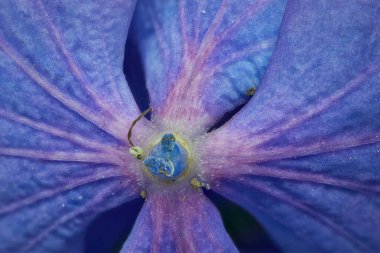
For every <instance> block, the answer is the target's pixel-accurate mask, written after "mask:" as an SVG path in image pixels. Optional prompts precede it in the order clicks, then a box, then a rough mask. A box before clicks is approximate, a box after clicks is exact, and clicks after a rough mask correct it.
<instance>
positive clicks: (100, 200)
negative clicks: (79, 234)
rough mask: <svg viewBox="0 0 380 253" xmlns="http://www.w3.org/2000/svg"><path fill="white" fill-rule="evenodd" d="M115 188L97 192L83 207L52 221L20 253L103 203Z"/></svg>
mask: <svg viewBox="0 0 380 253" xmlns="http://www.w3.org/2000/svg"><path fill="white" fill-rule="evenodd" d="M114 189H115V186H110V187H108V188H106V189H104V190H103V191H101V192H99V193H97V194H96V195H95V197H94V198H93V199H92V200H91V201H90V202H88V203H87V204H86V205H83V206H82V207H80V208H77V209H75V210H74V211H72V212H69V213H67V214H65V215H63V216H62V217H61V218H59V219H58V220H57V221H55V222H54V223H52V224H51V225H50V226H48V227H46V228H45V229H44V230H42V231H41V232H40V233H38V234H37V235H35V236H33V237H32V238H31V239H30V240H29V242H28V243H27V244H26V245H25V246H24V247H23V248H22V249H21V250H20V251H19V252H18V253H25V252H29V251H30V250H31V249H33V248H34V247H36V246H37V244H38V243H39V242H41V240H43V239H44V238H45V237H47V236H49V234H51V233H52V232H53V231H55V230H56V229H57V228H59V226H62V225H64V224H66V223H67V222H69V221H70V220H72V219H74V218H75V217H78V216H79V215H81V214H84V213H87V212H89V210H91V209H93V208H94V207H95V206H97V205H100V204H101V203H103V201H104V199H105V198H106V197H107V196H106V195H107V194H108V193H110V192H111V191H112V190H114Z"/></svg>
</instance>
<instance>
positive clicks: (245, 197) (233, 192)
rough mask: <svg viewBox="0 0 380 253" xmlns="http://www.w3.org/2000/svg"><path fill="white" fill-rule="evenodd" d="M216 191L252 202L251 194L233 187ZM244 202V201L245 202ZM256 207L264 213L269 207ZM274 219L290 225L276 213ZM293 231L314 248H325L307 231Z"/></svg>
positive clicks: (255, 206) (285, 225)
mask: <svg viewBox="0 0 380 253" xmlns="http://www.w3.org/2000/svg"><path fill="white" fill-rule="evenodd" d="M216 192H217V193H219V194H220V195H222V196H223V195H225V194H228V195H229V196H230V199H232V198H231V196H235V195H236V194H238V195H239V196H240V198H241V199H242V200H245V202H246V203H250V202H252V200H251V199H250V198H249V196H248V195H247V194H246V195H242V194H241V193H240V192H237V191H236V190H235V189H233V188H231V187H223V189H216ZM243 203H244V202H243ZM254 208H255V209H256V210H259V211H261V212H262V213H263V214H266V213H267V209H266V208H263V207H262V206H260V205H254ZM270 218H271V219H272V220H273V221H276V222H278V223H279V224H282V225H283V226H284V227H288V226H289V224H288V223H287V222H286V221H284V219H282V218H281V217H279V216H276V215H272V216H271V217H270ZM292 232H293V233H294V234H295V235H296V236H297V237H299V238H302V239H303V240H304V241H305V242H307V243H308V244H309V245H311V246H312V247H313V248H316V249H317V248H319V249H320V250H321V252H323V251H324V249H323V248H321V246H320V245H319V244H317V243H316V242H315V241H312V240H310V238H309V237H308V236H306V235H305V233H302V232H300V231H299V230H297V229H294V230H292Z"/></svg>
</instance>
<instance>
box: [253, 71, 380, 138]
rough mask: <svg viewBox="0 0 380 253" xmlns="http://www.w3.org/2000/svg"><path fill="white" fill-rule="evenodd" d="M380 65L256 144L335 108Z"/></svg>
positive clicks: (362, 74) (354, 79)
mask: <svg viewBox="0 0 380 253" xmlns="http://www.w3.org/2000/svg"><path fill="white" fill-rule="evenodd" d="M379 68H380V65H374V66H370V67H368V68H366V69H365V70H364V71H362V72H361V73H359V74H358V75H357V76H356V77H355V78H353V79H352V80H351V81H350V82H348V83H347V84H346V85H345V86H344V87H343V88H341V89H339V90H337V91H336V92H335V93H333V94H331V95H330V96H329V97H326V98H324V99H322V100H318V101H319V103H318V104H315V105H312V108H311V109H310V110H307V111H306V112H305V113H303V114H299V115H297V117H294V118H291V119H290V120H289V121H288V122H287V123H284V124H277V126H278V127H277V128H275V129H274V130H272V131H271V132H270V133H267V134H262V135H260V138H257V139H256V140H257V141H256V142H254V143H255V144H263V143H265V142H267V141H269V140H272V139H274V138H276V137H278V136H280V135H281V134H283V131H285V130H288V129H290V128H293V127H297V126H299V125H300V124H302V123H303V122H305V121H306V120H308V119H310V118H313V117H315V116H317V115H318V114H320V113H322V112H324V111H325V110H327V109H328V108H329V107H331V106H333V105H334V104H335V103H336V102H337V101H339V100H341V99H343V98H344V97H346V96H347V95H349V94H350V93H351V92H353V91H355V90H356V89H357V88H358V87H359V86H360V85H363V84H364V83H365V81H367V80H368V79H370V78H371V77H372V76H374V75H375V74H378V73H379V72H378V70H379Z"/></svg>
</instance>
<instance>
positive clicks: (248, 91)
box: [245, 86, 256, 97]
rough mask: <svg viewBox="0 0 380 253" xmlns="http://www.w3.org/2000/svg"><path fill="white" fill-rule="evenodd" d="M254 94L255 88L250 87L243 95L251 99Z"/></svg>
mask: <svg viewBox="0 0 380 253" xmlns="http://www.w3.org/2000/svg"><path fill="white" fill-rule="evenodd" d="M255 92H256V87H255V86H252V87H251V88H249V89H248V90H247V92H246V93H245V94H246V95H247V96H249V97H252V96H253V95H254V94H255Z"/></svg>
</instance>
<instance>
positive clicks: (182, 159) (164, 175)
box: [144, 133, 188, 181]
mask: <svg viewBox="0 0 380 253" xmlns="http://www.w3.org/2000/svg"><path fill="white" fill-rule="evenodd" d="M144 165H145V167H146V168H147V169H148V170H149V172H150V173H151V174H152V175H153V176H154V177H156V178H159V179H163V180H172V181H174V180H177V179H179V178H180V177H181V176H182V175H183V174H184V172H185V171H186V169H187V167H188V152H187V150H186V149H185V148H184V147H183V146H182V145H181V143H179V142H178V141H176V138H175V136H174V135H173V134H170V133H168V134H164V135H163V136H162V138H161V141H160V142H159V143H157V144H156V145H154V146H153V148H152V149H151V150H150V152H149V154H148V156H147V157H146V158H145V160H144Z"/></svg>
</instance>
